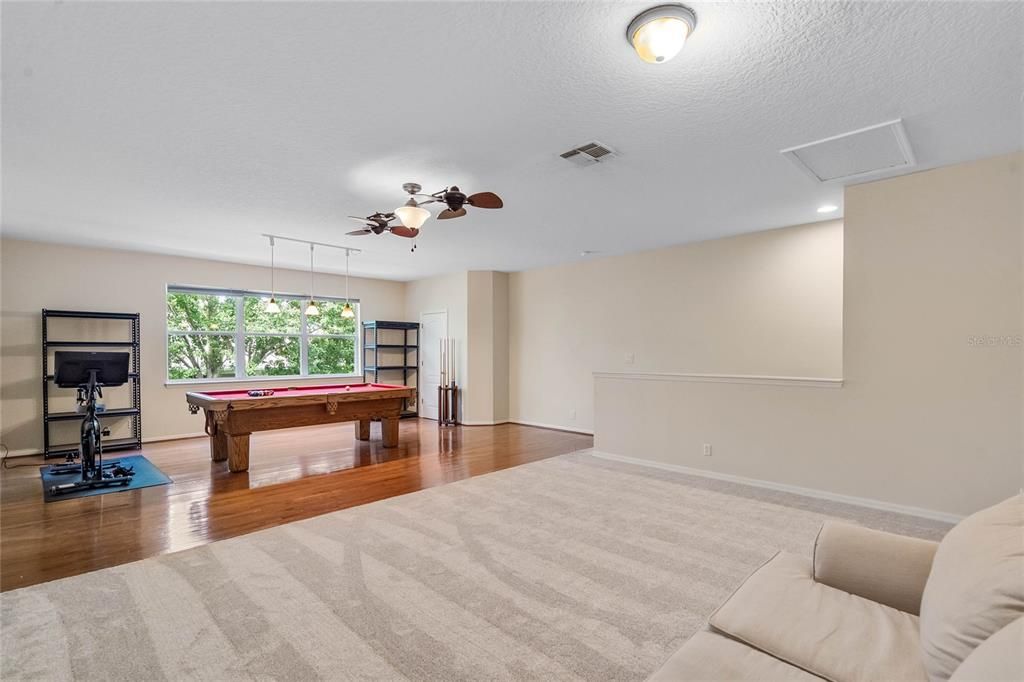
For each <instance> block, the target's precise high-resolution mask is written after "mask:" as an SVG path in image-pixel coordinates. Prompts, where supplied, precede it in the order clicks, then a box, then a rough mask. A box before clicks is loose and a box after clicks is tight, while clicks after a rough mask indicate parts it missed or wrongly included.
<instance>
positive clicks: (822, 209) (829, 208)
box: [818, 204, 839, 213]
mask: <svg viewBox="0 0 1024 682" xmlns="http://www.w3.org/2000/svg"><path fill="white" fill-rule="evenodd" d="M838 210H839V207H838V206H836V205H835V204H822V205H821V206H819V207H818V213H832V212H834V211H838Z"/></svg>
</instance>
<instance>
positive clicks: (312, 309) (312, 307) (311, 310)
mask: <svg viewBox="0 0 1024 682" xmlns="http://www.w3.org/2000/svg"><path fill="white" fill-rule="evenodd" d="M306 314H307V315H312V316H314V317H315V316H317V315H319V314H320V309H319V308H317V307H316V301H314V300H312V299H310V301H309V305H308V306H306Z"/></svg>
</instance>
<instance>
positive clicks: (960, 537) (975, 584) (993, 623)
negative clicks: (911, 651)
mask: <svg viewBox="0 0 1024 682" xmlns="http://www.w3.org/2000/svg"><path fill="white" fill-rule="evenodd" d="M1021 615H1024V495H1017V496H1015V497H1011V498H1010V499H1008V500H1006V501H1005V502H1001V503H999V504H997V505H995V506H994V507H989V508H988V509H985V510H983V511H980V512H978V513H976V514H973V515H972V516H969V517H967V518H966V519H964V520H963V521H961V522H960V523H958V524H957V525H956V526H955V527H954V528H953V529H952V530H951V531H949V533H947V534H946V537H944V538H943V539H942V542H940V543H939V549H938V551H936V553H935V559H934V561H933V562H932V571H931V574H930V575H929V576H928V583H927V584H926V585H925V588H924V596H923V597H922V598H921V650H922V654H923V657H924V665H925V668H926V669H927V671H928V676H929V677H930V678H931V679H932V680H933V681H934V682H940V681H941V680H948V679H949V678H950V676H951V675H952V674H953V671H954V670H956V669H957V667H958V666H959V665H960V664H961V663H963V662H964V660H965V659H966V658H967V656H968V655H970V653H971V651H973V650H974V648H975V647H977V646H978V645H979V644H981V643H982V642H984V641H985V640H986V639H988V638H989V637H991V636H992V635H994V634H995V633H996V632H998V631H999V630H1001V629H1002V628H1004V627H1006V625H1008V624H1009V623H1010V622H1011V621H1014V620H1016V619H1017V618H1020V617H1021Z"/></svg>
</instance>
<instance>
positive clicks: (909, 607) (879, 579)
mask: <svg viewBox="0 0 1024 682" xmlns="http://www.w3.org/2000/svg"><path fill="white" fill-rule="evenodd" d="M938 546H939V543H937V542H931V541H929V540H920V539H918V538H909V537H907V536H905V535H894V534H893V533H886V532H883V531H880V530H873V529H871V528H862V527H861V526H853V525H850V524H848V523H839V522H836V521H826V522H825V523H823V524H822V526H821V530H820V531H818V537H817V538H816V539H815V541H814V581H815V582H818V583H822V584H824V585H828V586H829V587H834V588H836V589H837V590H842V591H843V592H849V593H851V594H856V595H860V596H861V597H864V598H865V599H870V600H871V601H876V602H879V603H881V604H885V605H886V606H891V607H893V608H894V609H899V610H900V611H906V612H907V613H912V614H914V615H915V616H916V615H918V614H919V613H920V610H921V595H922V594H923V593H924V586H925V584H926V583H927V581H928V573H929V572H930V571H931V568H932V558H933V557H934V556H935V550H936V549H938ZM879 566H885V570H884V571H880V570H878V567H879Z"/></svg>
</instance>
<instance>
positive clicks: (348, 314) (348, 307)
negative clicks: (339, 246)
mask: <svg viewBox="0 0 1024 682" xmlns="http://www.w3.org/2000/svg"><path fill="white" fill-rule="evenodd" d="M341 316H342V317H344V318H345V319H349V320H350V319H352V318H353V317H355V316H356V311H354V310H352V304H351V303H349V300H348V249H345V307H344V308H342V309H341Z"/></svg>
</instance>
